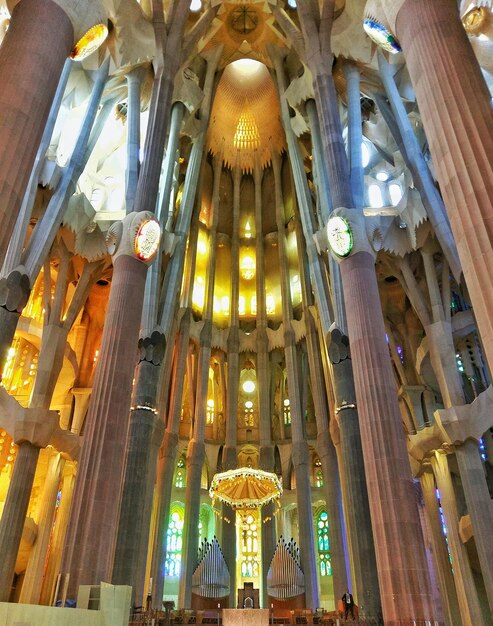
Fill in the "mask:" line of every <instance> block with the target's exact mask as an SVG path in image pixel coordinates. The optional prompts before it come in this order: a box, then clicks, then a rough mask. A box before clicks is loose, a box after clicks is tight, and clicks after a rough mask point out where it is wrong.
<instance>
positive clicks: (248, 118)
mask: <svg viewBox="0 0 493 626" xmlns="http://www.w3.org/2000/svg"><path fill="white" fill-rule="evenodd" d="M233 144H234V147H235V148H236V149H237V150H257V149H258V148H259V146H260V134H259V132H258V127H257V124H256V122H255V118H254V117H253V115H252V113H251V111H249V110H248V106H246V107H245V110H244V111H242V113H241V114H240V117H239V119H238V125H237V126H236V132H235V136H234V138H233Z"/></svg>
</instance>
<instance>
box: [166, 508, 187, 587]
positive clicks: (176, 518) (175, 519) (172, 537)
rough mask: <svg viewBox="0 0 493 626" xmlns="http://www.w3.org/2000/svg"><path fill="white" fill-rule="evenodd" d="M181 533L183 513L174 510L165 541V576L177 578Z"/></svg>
mask: <svg viewBox="0 0 493 626" xmlns="http://www.w3.org/2000/svg"><path fill="white" fill-rule="evenodd" d="M182 533H183V511H182V510H176V509H175V510H174V511H172V512H171V515H170V518H169V525H168V532H167V539H166V562H165V564H164V574H165V576H172V577H178V576H179V575H180V569H181V548H182Z"/></svg>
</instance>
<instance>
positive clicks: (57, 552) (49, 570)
mask: <svg viewBox="0 0 493 626" xmlns="http://www.w3.org/2000/svg"><path fill="white" fill-rule="evenodd" d="M74 483H75V470H74V464H73V463H66V464H65V468H64V476H63V479H62V485H61V492H62V494H61V498H60V506H59V507H58V512H57V516H56V523H55V528H54V531H53V535H52V538H51V543H50V548H49V554H48V564H47V566H46V570H45V574H44V578H43V583H42V589H41V595H40V598H39V603H40V604H52V603H53V594H54V591H55V584H56V578H57V575H58V573H59V571H60V563H61V560H62V551H63V542H64V540H65V533H66V532H67V526H68V521H69V514H70V505H71V504H72V496H73V493H74Z"/></svg>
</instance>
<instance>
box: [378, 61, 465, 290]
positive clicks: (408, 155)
mask: <svg viewBox="0 0 493 626" xmlns="http://www.w3.org/2000/svg"><path fill="white" fill-rule="evenodd" d="M378 66H379V70H380V77H381V79H382V82H383V86H384V88H385V93H386V96H387V98H388V100H389V104H387V103H386V101H385V100H384V99H383V97H382V96H376V97H375V99H376V102H377V104H378V108H379V109H380V112H381V113H382V116H383V118H384V119H385V121H386V122H387V125H388V127H389V130H390V132H391V133H392V135H393V137H394V139H395V141H396V143H397V146H398V147H399V150H400V151H401V154H402V156H403V158H404V160H405V163H406V165H407V167H408V168H409V171H410V172H411V175H412V177H413V183H414V185H415V186H416V188H417V189H418V191H419V193H420V196H421V200H422V202H423V205H424V207H425V209H426V214H427V216H428V219H429V220H430V223H431V225H432V226H433V230H434V232H435V235H436V237H437V239H438V241H439V242H440V246H441V248H442V250H443V252H444V254H445V258H446V259H447V261H448V263H449V264H450V267H451V270H452V273H453V275H454V276H455V277H456V278H459V276H460V274H461V271H462V270H461V267H460V262H459V257H458V254H457V248H456V245H455V242H454V239H453V235H452V231H451V229H450V224H449V221H448V219H447V214H446V211H445V207H444V204H443V200H442V197H441V195H440V191H439V190H438V189H437V187H436V185H435V181H434V180H433V176H432V175H431V172H430V168H429V167H428V164H427V163H426V161H425V158H424V155H423V152H422V150H421V146H420V145H419V143H418V140H417V138H416V135H415V134H414V130H413V128H412V125H411V122H410V120H409V118H408V115H407V111H406V108H405V106H404V102H403V101H402V98H401V95H400V93H399V91H398V89H397V85H396V84H395V81H394V77H393V75H392V67H393V66H391V65H390V64H389V63H388V62H387V61H386V59H385V57H384V55H383V53H382V52H381V51H379V52H378ZM389 105H390V109H389ZM392 115H393V117H394V119H395V121H394V122H393V120H392Z"/></svg>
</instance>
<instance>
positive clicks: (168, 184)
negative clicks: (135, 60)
mask: <svg viewBox="0 0 493 626" xmlns="http://www.w3.org/2000/svg"><path fill="white" fill-rule="evenodd" d="M184 115H185V105H184V104H183V103H182V102H175V103H174V104H173V106H172V107H171V120H170V124H169V136H168V144H167V146H166V156H165V159H164V163H163V170H164V181H163V185H162V186H163V191H162V194H161V208H160V210H159V217H160V220H161V222H162V223H164V224H165V226H166V230H169V231H170V232H171V230H172V227H173V212H174V211H173V209H174V199H175V196H174V193H172V192H173V179H174V174H175V171H176V165H177V161H178V155H179V152H178V146H179V143H180V130H181V125H182V123H183V117H184Z"/></svg>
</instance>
